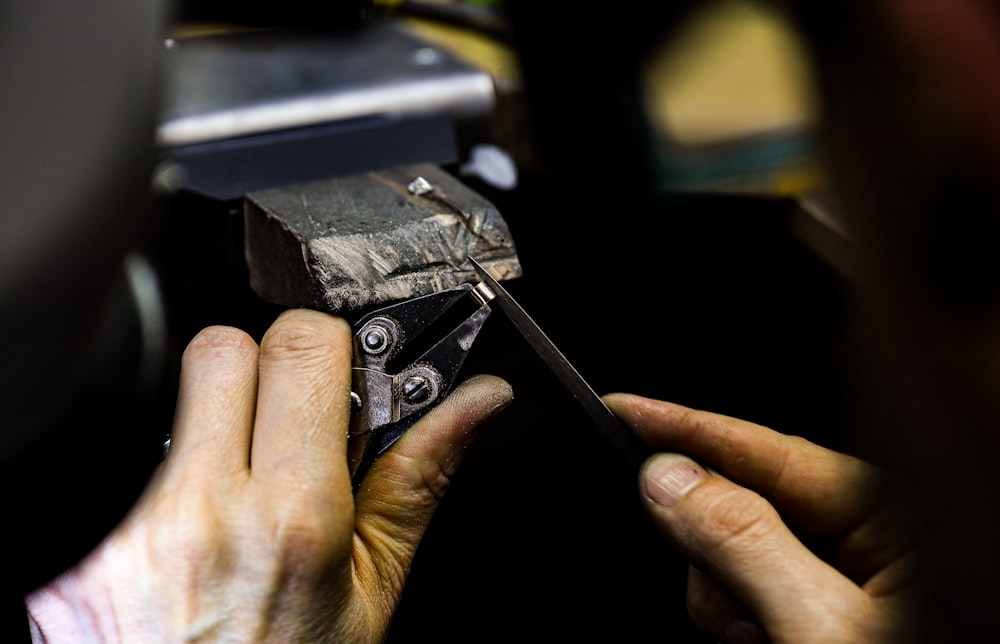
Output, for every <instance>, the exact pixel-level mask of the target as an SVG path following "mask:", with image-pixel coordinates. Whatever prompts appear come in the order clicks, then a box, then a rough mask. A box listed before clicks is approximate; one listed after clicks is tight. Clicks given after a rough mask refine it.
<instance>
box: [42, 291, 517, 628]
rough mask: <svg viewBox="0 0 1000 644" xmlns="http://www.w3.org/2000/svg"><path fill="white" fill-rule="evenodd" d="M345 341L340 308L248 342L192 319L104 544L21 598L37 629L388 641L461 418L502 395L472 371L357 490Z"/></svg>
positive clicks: (463, 426) (287, 320)
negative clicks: (138, 480)
mask: <svg viewBox="0 0 1000 644" xmlns="http://www.w3.org/2000/svg"><path fill="white" fill-rule="evenodd" d="M351 350H352V345H351V329H350V327H349V326H348V324H347V322H346V321H345V320H344V319H343V318H339V317H336V316H332V315H327V314H325V313H319V312H316V311H307V310H291V311H286V312H285V313H283V314H282V315H281V316H279V318H278V319H277V320H276V321H275V322H274V324H272V325H271V327H270V328H269V329H268V331H267V332H266V333H265V334H264V337H263V339H262V341H261V343H260V346H259V347H258V346H257V344H256V343H255V342H254V341H253V339H252V338H251V337H250V336H248V335H247V334H246V333H244V332H243V331H240V330H239V329H234V328H231V327H212V328H209V329H205V330H204V331H202V332H201V333H199V334H198V335H197V336H196V337H195V338H194V339H193V340H192V341H191V343H190V344H189V345H188V347H187V350H186V351H185V353H184V357H183V363H182V368H181V380H180V395H179V398H178V403H177V413H176V420H175V423H174V431H173V436H172V443H171V446H170V451H169V454H168V456H167V458H166V460H165V461H164V463H163V464H162V466H161V467H160V469H159V471H158V472H157V473H156V476H155V477H154V478H153V480H152V481H151V482H150V484H149V486H148V488H147V489H146V491H145V493H144V496H143V498H142V499H141V500H140V501H139V502H138V503H137V505H136V506H135V507H134V508H133V510H132V512H131V514H130V515H129V516H128V517H127V518H126V520H125V521H124V522H123V523H122V524H121V525H119V526H118V527H117V528H116V529H115V530H114V531H113V532H112V533H111V534H110V535H109V536H108V537H107V539H106V540H105V541H104V543H102V544H101V545H100V547H98V548H97V549H96V550H95V551H94V552H93V553H91V554H90V555H89V556H88V557H87V558H86V559H85V560H84V561H82V562H81V563H80V564H79V565H77V566H76V567H75V568H73V569H71V570H69V571H67V572H65V573H63V574H62V575H61V576H60V577H58V578H57V579H55V580H54V581H52V582H51V583H49V584H47V585H46V586H45V587H43V588H40V589H38V590H37V591H35V592H34V593H32V594H31V595H30V596H29V597H28V598H27V607H28V611H29V615H30V621H31V625H32V629H33V632H32V635H33V638H34V640H35V641H45V642H53V643H55V642H78V641H84V642H196V641H197V642H209V641H210V642H219V641H225V642H282V643H284V642H378V641H381V640H383V639H384V638H385V635H386V632H387V629H388V626H389V623H390V620H391V619H392V616H393V613H394V611H395V609H396V606H397V604H398V602H399V600H400V595H401V593H402V589H403V585H404V583H405V581H406V578H407V575H408V573H409V570H410V564H411V562H412V560H413V557H414V554H415V552H416V549H417V546H418V544H419V543H420V540H421V537H422V536H423V533H424V530H425V528H426V527H427V524H428V522H429V521H430V519H431V516H432V514H433V513H434V511H435V509H436V508H437V506H438V503H439V501H440V500H441V498H442V496H443V495H444V493H445V491H446V490H447V488H448V485H449V482H450V480H451V476H452V474H453V473H454V472H455V470H456V469H457V468H458V465H459V463H460V462H461V460H462V455H463V453H464V451H465V448H466V446H467V445H468V444H469V442H470V441H471V439H472V436H473V430H474V429H475V428H476V427H477V426H478V425H480V424H481V423H482V422H483V421H485V420H486V419H487V418H489V417H491V416H492V415H493V414H495V413H497V412H498V411H499V410H501V409H503V408H504V407H505V406H506V405H507V404H508V403H510V401H511V398H512V393H511V388H510V385H509V384H507V383H506V382H505V381H503V380H501V379H499V378H496V377H493V376H475V377H472V378H469V379H467V380H466V381H465V382H463V383H462V384H461V385H460V386H459V387H457V388H456V389H455V390H454V391H452V392H451V393H450V394H449V395H448V396H447V397H446V398H445V399H444V400H443V401H442V402H441V403H440V404H439V405H438V406H437V407H435V408H434V409H432V410H431V411H430V412H429V413H428V414H427V415H426V416H424V417H423V418H421V419H420V421H418V422H417V423H416V424H415V425H414V426H413V427H412V428H411V429H410V430H409V431H407V432H406V434H405V435H403V437H402V438H400V439H399V440H398V441H397V442H396V443H394V444H393V446H392V447H391V448H390V449H389V450H388V451H387V452H386V453H385V454H384V455H382V457H381V458H380V459H379V460H378V461H377V462H376V463H375V465H374V466H373V467H372V469H371V470H370V471H369V472H368V475H367V477H366V478H365V479H364V481H363V482H362V483H361V486H360V489H359V490H358V491H357V494H354V493H353V492H352V486H351V479H350V474H349V472H348V461H347V433H348V422H349V417H350V387H351ZM66 529H67V530H72V529H73V526H67V528H66Z"/></svg>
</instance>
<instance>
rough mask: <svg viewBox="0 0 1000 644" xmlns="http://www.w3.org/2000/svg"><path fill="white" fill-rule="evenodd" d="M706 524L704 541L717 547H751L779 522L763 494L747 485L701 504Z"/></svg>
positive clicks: (723, 548) (714, 548)
mask: <svg viewBox="0 0 1000 644" xmlns="http://www.w3.org/2000/svg"><path fill="white" fill-rule="evenodd" d="M704 508H705V510H704V511H705V515H704V523H705V525H706V526H707V528H708V534H707V539H708V543H707V544H706V545H707V546H708V547H709V548H711V549H712V550H716V551H721V550H739V549H742V545H741V544H746V545H747V546H748V547H752V545H753V544H754V543H758V542H759V541H760V540H761V539H762V538H765V537H766V536H767V535H768V534H770V533H771V532H772V531H773V530H774V528H775V526H776V525H777V524H779V523H780V518H779V517H778V513H777V511H776V510H775V509H774V507H773V506H772V505H771V504H770V503H768V501H767V500H766V499H764V497H762V496H760V495H759V494H757V493H755V492H752V491H750V490H746V489H733V490H729V491H727V492H725V493H723V494H720V495H719V496H717V497H716V498H715V499H713V500H712V501H711V502H710V503H708V504H706V505H705V506H704Z"/></svg>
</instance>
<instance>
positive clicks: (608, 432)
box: [468, 257, 648, 467]
mask: <svg viewBox="0 0 1000 644" xmlns="http://www.w3.org/2000/svg"><path fill="white" fill-rule="evenodd" d="M468 259H469V261H470V262H471V263H472V265H473V267H475V269H476V273H478V274H479V277H480V279H482V284H484V285H485V286H486V287H487V288H488V289H489V290H490V291H491V294H490V295H491V296H492V297H490V299H491V300H494V299H495V300H496V302H497V303H498V304H499V305H500V309H501V310H502V311H503V312H504V313H506V314H507V317H508V318H510V321H511V322H512V323H513V324H514V326H515V327H517V329H518V331H520V332H521V335H523V336H524V339H525V340H527V341H528V344H530V345H531V347H532V348H533V349H534V350H535V352H536V353H538V355H539V356H540V357H541V358H542V360H543V361H544V362H545V364H547V365H548V366H549V368H550V369H551V370H552V372H553V373H554V374H555V375H556V376H557V377H558V378H559V380H560V381H561V382H562V383H563V385H564V386H565V387H566V389H568V390H569V392H570V394H572V395H573V397H574V398H576V400H577V401H578V402H579V403H580V405H582V406H583V408H584V409H585V410H586V412H587V413H588V414H589V415H590V417H591V418H592V419H593V420H594V424H595V425H597V428H598V429H599V430H600V431H601V433H602V434H604V435H605V436H606V437H607V438H608V439H609V440H611V442H612V443H613V444H614V445H615V446H616V447H617V448H618V449H619V450H620V451H621V452H622V453H623V454H624V455H625V457H626V458H627V459H628V460H629V462H630V463H632V464H633V465H635V466H636V467H638V466H639V465H640V464H641V463H642V462H643V461H644V460H645V459H646V456H647V455H648V452H647V450H646V448H645V447H644V446H643V445H642V443H641V442H640V441H639V438H638V437H637V436H636V435H635V434H633V433H632V432H631V431H630V430H629V429H628V428H627V427H625V426H624V425H622V423H621V421H619V420H618V418H617V417H616V416H615V415H614V414H613V413H612V412H611V410H610V409H608V406H607V405H605V404H604V401H603V400H601V398H600V396H598V395H597V393H596V392H595V391H594V390H593V388H592V387H591V386H590V385H589V384H588V383H587V381H586V380H584V379H583V376H581V375H580V373H579V372H578V371H577V370H576V369H575V368H574V367H573V365H572V364H570V362H569V360H567V359H566V356H564V355H563V353H562V352H561V351H560V350H559V349H558V348H557V347H556V345H555V344H553V342H552V340H550V339H549V337H548V336H547V335H545V333H544V332H543V331H542V329H541V328H539V326H538V325H537V324H536V323H535V321H534V320H532V319H531V316H529V315H528V314H527V313H526V312H525V311H524V309H523V308H521V305H520V304H518V303H517V302H516V301H515V300H514V298H513V297H511V295H510V293H508V292H507V290H506V289H505V288H504V287H503V286H501V285H500V283H499V282H498V281H496V280H495V279H493V277H492V276H491V275H490V274H489V272H487V271H486V269H485V268H483V267H482V266H480V265H479V263H478V262H476V260H474V259H472V258H471V257H470V258H468Z"/></svg>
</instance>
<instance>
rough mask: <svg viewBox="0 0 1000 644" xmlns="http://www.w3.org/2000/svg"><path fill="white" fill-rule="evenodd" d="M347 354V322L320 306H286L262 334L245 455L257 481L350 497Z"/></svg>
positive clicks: (349, 343)
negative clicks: (311, 308) (250, 432)
mask: <svg viewBox="0 0 1000 644" xmlns="http://www.w3.org/2000/svg"><path fill="white" fill-rule="evenodd" d="M351 351H352V346H351V329H350V326H349V325H348V323H347V322H346V321H345V320H344V319H343V318H340V317H336V316H332V315H328V314H326V313H321V312H318V311H309V310H303V309H295V310H290V311H285V312H284V313H282V314H281V315H280V316H278V319H277V320H275V322H274V323H273V324H272V325H271V326H270V328H269V329H268V330H267V331H266V332H265V334H264V337H263V338H262V339H261V345H260V375H259V379H260V383H259V386H258V393H257V415H256V418H255V421H254V434H253V444H252V447H251V453H250V459H251V460H250V462H251V471H252V475H253V476H254V477H255V478H258V479H261V480H264V481H268V482H271V483H275V484H278V485H279V489H280V488H286V489H288V488H294V489H296V490H299V491H302V490H305V491H308V492H310V493H316V494H320V495H332V496H334V497H336V498H337V499H340V500H341V501H344V500H346V499H348V498H349V496H350V476H349V474H348V471H347V462H346V454H347V426H348V420H349V414H350V391H351ZM345 492H346V494H347V497H345V496H344V494H345Z"/></svg>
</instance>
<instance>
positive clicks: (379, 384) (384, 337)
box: [348, 283, 490, 489]
mask: <svg viewBox="0 0 1000 644" xmlns="http://www.w3.org/2000/svg"><path fill="white" fill-rule="evenodd" d="M463 300H465V301H466V303H468V302H469V301H470V300H471V302H472V304H473V311H472V313H470V314H469V315H468V316H466V317H464V318H462V319H461V320H460V321H459V322H457V323H456V324H455V325H454V326H452V327H447V328H446V332H445V333H443V335H442V336H441V337H440V339H438V340H435V339H434V338H435V337H436V336H435V334H434V331H435V330H436V329H437V328H439V327H440V326H442V325H446V324H449V323H450V321H451V319H452V317H455V316H454V315H453V313H454V312H455V311H456V310H457V312H458V313H459V314H462V313H463V311H461V309H453V307H454V306H455V305H456V304H459V303H460V302H461V301H463ZM487 302H488V299H487V298H484V297H483V294H482V292H481V290H480V289H479V287H478V285H473V284H469V283H464V284H460V285H458V286H455V287H453V288H449V289H445V290H443V291H438V292H437V293H431V294H430V295H424V296H422V297H416V298H413V299H409V300H405V301H403V302H399V303H397V304H393V305H390V306H386V307H383V308H380V309H378V310H375V311H372V312H370V313H368V314H367V315H365V316H364V317H362V318H361V319H360V320H358V321H357V322H356V323H355V324H354V328H355V329H356V331H355V334H354V366H353V376H352V391H351V397H352V399H353V404H354V407H355V408H354V413H353V415H352V417H351V428H350V440H349V446H348V461H349V465H350V471H351V476H352V480H353V483H354V488H355V489H357V487H358V486H359V485H360V484H361V481H362V479H364V477H365V474H366V473H367V472H368V470H369V468H371V466H372V464H373V463H374V462H375V461H376V460H377V459H378V457H379V456H381V455H382V454H383V453H384V452H385V451H386V450H387V449H389V447H391V446H392V444H393V443H395V442H396V441H397V440H398V439H399V438H400V437H401V436H402V435H403V434H404V433H405V432H406V431H407V430H408V429H410V427H412V426H413V424H414V423H416V422H417V421H418V420H419V419H420V418H421V417H423V416H424V414H426V413H427V412H428V411H430V410H431V408H433V407H434V406H435V405H436V404H437V403H439V402H441V400H443V399H444V397H445V396H446V395H447V394H448V392H449V391H450V390H451V387H452V385H454V384H455V380H456V379H457V378H458V372H459V369H460V368H461V366H462V363H463V362H464V361H465V358H466V356H467V355H468V353H469V350H470V349H471V347H472V343H473V342H474V341H475V339H476V336H477V335H478V334H479V331H480V330H481V329H482V327H483V324H484V323H485V322H486V318H487V317H488V316H489V314H490V307H489V306H487ZM446 313H447V314H448V315H446ZM428 336H429V337H430V338H431V339H430V340H429V341H426V342H423V344H421V340H424V339H426V338H427V337H428ZM428 345H430V346H429V348H428V349H427V350H426V351H424V352H423V353H419V351H420V348H422V347H423V346H428ZM414 353H419V355H413V354H414Z"/></svg>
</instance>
